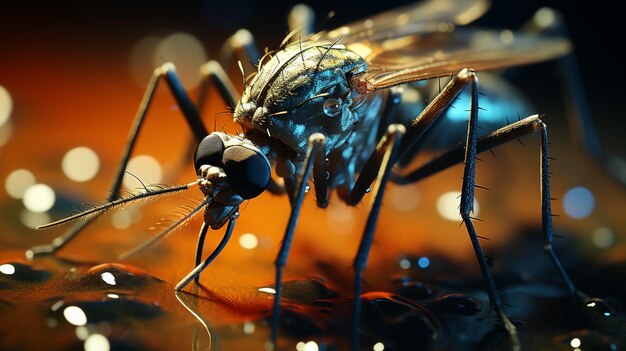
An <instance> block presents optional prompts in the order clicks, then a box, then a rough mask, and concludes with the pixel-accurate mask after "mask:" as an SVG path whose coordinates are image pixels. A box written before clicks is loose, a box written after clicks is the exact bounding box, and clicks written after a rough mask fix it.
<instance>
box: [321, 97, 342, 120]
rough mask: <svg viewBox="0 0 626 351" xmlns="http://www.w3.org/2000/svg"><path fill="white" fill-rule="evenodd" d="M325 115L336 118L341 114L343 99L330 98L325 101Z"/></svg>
mask: <svg viewBox="0 0 626 351" xmlns="http://www.w3.org/2000/svg"><path fill="white" fill-rule="evenodd" d="M323 109H324V114H326V116H328V117H336V116H337V115H339V114H340V113H341V99H336V98H332V97H331V98H328V99H326V101H324V106H323Z"/></svg>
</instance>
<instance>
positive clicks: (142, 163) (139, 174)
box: [123, 155, 163, 189]
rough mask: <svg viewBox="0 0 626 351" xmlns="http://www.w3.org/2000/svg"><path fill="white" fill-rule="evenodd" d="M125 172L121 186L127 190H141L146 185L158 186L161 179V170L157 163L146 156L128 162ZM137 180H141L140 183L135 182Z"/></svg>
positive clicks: (152, 158) (136, 157)
mask: <svg viewBox="0 0 626 351" xmlns="http://www.w3.org/2000/svg"><path fill="white" fill-rule="evenodd" d="M126 172H127V173H126V174H125V175H124V180H123V184H124V186H125V187H126V188H129V189H135V188H143V185H148V184H158V183H160V182H161V180H162V177H163V170H162V168H161V165H160V164H159V161H157V160H156V159H155V158H154V157H152V156H148V155H139V156H135V157H133V158H132V159H131V160H130V161H129V162H128V167H126ZM128 173H130V174H128ZM131 174H132V175H131ZM137 178H139V179H141V182H140V181H139V180H137ZM142 182H143V184H142Z"/></svg>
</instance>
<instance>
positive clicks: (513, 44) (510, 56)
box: [347, 29, 570, 93]
mask: <svg viewBox="0 0 626 351" xmlns="http://www.w3.org/2000/svg"><path fill="white" fill-rule="evenodd" d="M347 47H348V48H349V49H350V50H353V51H355V52H357V53H358V54H359V55H361V56H362V57H363V58H365V60H366V61H367V62H368V64H369V68H368V70H367V71H366V72H364V73H363V74H361V75H359V76H358V77H357V78H356V79H355V81H354V82H353V85H354V86H355V88H356V89H357V90H358V91H359V92H362V93H364V92H368V91H374V90H377V89H383V88H388V87H391V86H394V85H399V84H403V83H408V82H413V81H419V80H424V79H430V78H437V77H444V76H449V75H451V74H455V73H457V72H459V71H460V70H461V69H463V68H473V69H475V70H477V71H478V70H492V69H499V68H507V67H512V66H517V65H524V64H529V63H534V62H540V61H545V60H549V59H551V58H555V57H558V56H561V55H564V54H566V53H567V52H569V50H570V43H569V42H568V41H567V40H565V39H562V38H550V37H544V36H539V35H536V34H533V35H526V34H521V33H513V32H511V31H486V30H478V29H456V30H455V31H452V32H431V33H421V34H415V35H410V36H405V37H400V38H395V39H389V40H384V41H367V42H362V43H354V44H352V45H348V46H347Z"/></svg>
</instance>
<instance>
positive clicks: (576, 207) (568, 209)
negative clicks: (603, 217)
mask: <svg viewBox="0 0 626 351" xmlns="http://www.w3.org/2000/svg"><path fill="white" fill-rule="evenodd" d="M594 207H595V199H594V197H593V193H591V191H590V190H589V189H587V188H585V187H582V186H577V187H574V188H571V189H570V190H568V191H567V192H566V193H565V196H564V197H563V209H564V210H565V213H567V215H568V216H570V217H572V218H576V219H582V218H585V217H588V216H589V215H590V214H591V212H593V208H594Z"/></svg>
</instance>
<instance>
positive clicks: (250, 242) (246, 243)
mask: <svg viewBox="0 0 626 351" xmlns="http://www.w3.org/2000/svg"><path fill="white" fill-rule="evenodd" d="M239 245H241V247H243V248H244V249H248V250H252V249H254V248H256V247H257V246H258V245H259V239H258V238H257V237H256V235H254V234H252V233H246V234H243V235H242V236H240V237H239Z"/></svg>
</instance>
